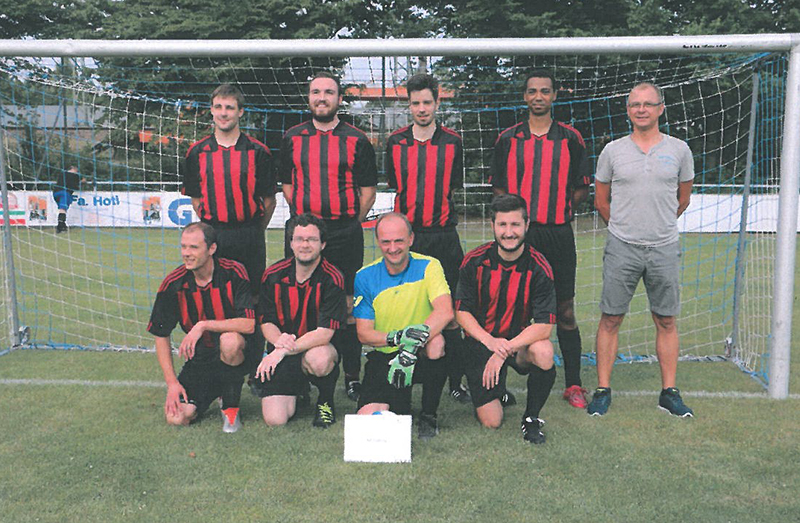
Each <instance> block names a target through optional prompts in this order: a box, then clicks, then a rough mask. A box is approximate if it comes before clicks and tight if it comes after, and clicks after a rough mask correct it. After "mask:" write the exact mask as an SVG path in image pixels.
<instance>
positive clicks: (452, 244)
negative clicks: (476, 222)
mask: <svg viewBox="0 0 800 523" xmlns="http://www.w3.org/2000/svg"><path fill="white" fill-rule="evenodd" d="M411 250H412V251H414V252H418V253H419V254H424V255H426V256H431V257H433V258H436V259H437V260H439V263H441V264H442V269H444V278H445V279H446V280H447V285H448V286H449V287H450V294H451V295H452V296H455V294H456V285H458V270H459V269H460V268H461V262H462V261H463V260H464V249H462V248H461V239H460V238H459V237H458V232H457V231H456V229H455V227H451V228H446V229H420V230H415V231H414V243H413V244H412V245H411Z"/></svg>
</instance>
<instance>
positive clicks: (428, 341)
mask: <svg viewBox="0 0 800 523" xmlns="http://www.w3.org/2000/svg"><path fill="white" fill-rule="evenodd" d="M375 237H376V239H377V241H378V246H379V247H380V249H381V253H382V254H383V257H382V258H379V259H377V260H375V261H374V262H372V263H371V264H369V265H367V266H366V267H364V268H363V269H361V270H360V271H358V274H356V281H355V292H356V294H355V308H354V310H353V315H354V316H355V318H356V327H357V328H358V337H359V339H360V340H361V342H362V343H364V344H365V345H369V346H371V347H374V348H375V350H373V351H372V352H370V353H369V354H367V364H366V366H365V369H364V386H363V388H362V390H361V396H360V398H359V402H358V407H359V409H358V413H359V414H374V413H375V412H379V411H385V410H390V411H392V412H394V413H395V414H410V412H411V385H412V383H413V382H417V383H420V382H421V383H422V412H421V414H420V416H419V418H418V419H417V428H418V435H419V437H420V439H429V438H432V437H434V436H436V434H438V432H439V424H438V420H437V416H436V411H437V409H438V407H439V401H440V399H441V396H442V389H443V388H444V382H445V378H446V375H445V374H444V373H437V372H435V371H434V372H430V369H431V366H430V365H429V363H430V361H431V360H437V359H441V358H442V357H444V338H443V337H442V335H441V332H442V329H444V327H445V326H446V325H447V324H448V323H450V322H451V321H452V320H453V303H452V299H451V297H450V289H449V288H448V287H447V281H446V280H445V277H444V271H443V270H442V266H441V264H440V263H439V261H438V260H437V259H436V258H432V257H430V256H424V255H422V254H417V253H414V252H410V251H411V245H412V243H413V242H414V233H413V232H412V229H411V224H410V223H409V221H408V218H406V217H405V216H404V215H402V214H398V213H387V214H384V215H383V216H381V217H380V218H379V219H378V222H377V224H376V226H375Z"/></svg>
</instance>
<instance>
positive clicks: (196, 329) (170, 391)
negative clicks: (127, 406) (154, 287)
mask: <svg viewBox="0 0 800 523" xmlns="http://www.w3.org/2000/svg"><path fill="white" fill-rule="evenodd" d="M216 251H217V235H216V232H215V231H214V228H213V227H211V226H210V225H208V224H207V223H202V222H200V223H192V224H190V225H187V226H186V228H185V229H184V230H183V233H181V256H182V257H183V265H181V266H180V267H178V268H177V269H175V270H174V271H172V272H171V273H169V275H167V277H166V278H165V279H164V282H163V283H162V284H161V286H160V287H159V289H158V294H157V295H156V301H155V304H154V305H153V313H152V315H151V317H150V323H149V325H148V326H147V330H148V331H149V332H150V333H151V334H153V335H154V336H155V337H156V356H157V357H158V363H159V364H160V365H161V370H162V371H163V373H164V380H165V381H166V382H167V400H166V402H165V403H164V414H165V416H166V419H167V423H169V424H170V425H188V424H189V423H191V422H192V421H194V420H195V419H196V418H197V417H198V416H199V415H201V414H202V413H203V412H205V411H206V410H207V409H208V407H209V406H210V405H211V402H212V401H213V400H215V399H216V398H220V400H221V405H220V406H221V407H222V413H223V420H224V424H223V427H222V430H223V431H225V432H236V431H237V430H239V427H240V426H241V422H240V420H239V398H240V396H241V393H242V377H243V376H244V374H245V373H244V370H242V369H243V363H244V349H245V338H246V337H247V338H248V341H250V337H249V336H246V335H248V334H252V333H253V332H254V330H255V313H254V311H253V305H252V301H253V296H252V294H251V291H250V280H249V279H248V278H247V271H246V270H245V268H244V266H243V265H242V264H240V263H239V262H235V261H233V260H228V259H225V258H218V259H217V258H215V257H214V253H215V252H216ZM179 322H180V325H181V328H182V329H183V331H184V332H185V333H186V337H184V338H183V341H182V342H181V345H180V347H179V349H178V353H179V354H180V355H181V356H182V357H183V358H184V359H185V360H186V363H185V364H184V366H183V368H182V369H181V373H180V375H179V376H178V377H175V370H174V368H173V365H172V348H171V346H170V341H169V336H170V333H171V332H172V330H173V329H174V328H175V325H176V324H177V323H179Z"/></svg>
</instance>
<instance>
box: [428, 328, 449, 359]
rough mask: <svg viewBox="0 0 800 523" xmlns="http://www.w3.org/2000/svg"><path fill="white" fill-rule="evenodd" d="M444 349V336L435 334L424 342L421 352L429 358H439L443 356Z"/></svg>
mask: <svg viewBox="0 0 800 523" xmlns="http://www.w3.org/2000/svg"><path fill="white" fill-rule="evenodd" d="M444 351H445V346H444V336H442V335H441V334H437V335H436V336H434V337H433V338H431V339H430V340H429V341H428V343H426V344H425V348H424V349H423V354H424V355H425V357H426V358H428V359H429V360H438V359H439V358H442V357H444Z"/></svg>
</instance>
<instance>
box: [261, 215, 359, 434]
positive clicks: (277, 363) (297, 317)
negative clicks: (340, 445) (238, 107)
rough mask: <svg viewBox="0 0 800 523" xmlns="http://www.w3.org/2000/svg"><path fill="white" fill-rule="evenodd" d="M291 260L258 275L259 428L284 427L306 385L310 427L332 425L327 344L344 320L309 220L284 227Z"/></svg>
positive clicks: (336, 285)
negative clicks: (313, 403) (312, 394)
mask: <svg viewBox="0 0 800 523" xmlns="http://www.w3.org/2000/svg"><path fill="white" fill-rule="evenodd" d="M286 231H287V232H286V234H287V236H288V237H289V238H290V239H291V240H290V241H291V248H292V253H293V256H292V257H290V258H287V259H285V260H283V261H280V262H278V263H276V264H274V265H272V266H271V267H269V268H267V270H266V271H265V272H264V277H263V278H262V280H261V288H260V289H261V290H260V299H259V301H258V320H259V322H260V323H261V331H262V333H263V334H264V338H266V340H267V344H268V345H267V350H266V351H265V352H264V358H263V359H262V360H261V364H260V365H259V366H258V369H257V370H256V374H255V377H256V380H255V382H254V385H253V386H254V390H256V391H257V392H258V395H259V396H260V397H261V398H262V399H261V413H262V416H263V418H264V422H265V423H266V424H267V425H270V426H276V425H285V424H286V422H288V421H289V419H290V418H291V417H292V416H294V413H295V409H296V407H297V396H298V395H300V394H302V393H304V392H305V389H306V388H307V383H311V384H313V385H315V386H316V387H317V388H318V389H319V397H318V399H317V407H316V413H315V416H314V421H313V425H314V426H315V427H321V428H327V427H329V426H330V425H331V424H333V423H335V422H336V416H335V414H334V411H333V392H334V389H335V387H336V378H338V377H339V367H338V366H337V365H336V363H337V360H338V357H337V354H336V349H334V347H333V345H331V338H332V337H333V334H334V332H336V330H337V329H339V328H340V327H342V326H343V325H344V322H345V321H346V320H347V304H346V301H345V291H344V277H343V276H342V273H341V272H339V270H338V269H337V268H336V267H334V266H333V265H332V264H331V263H330V262H329V261H327V260H326V259H324V258H323V257H322V250H323V249H324V248H325V241H326V228H325V223H324V222H323V221H322V220H321V219H319V218H317V217H316V216H312V215H310V214H300V215H298V216H294V217H292V218H291V219H290V220H289V221H288V222H287V224H286Z"/></svg>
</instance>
